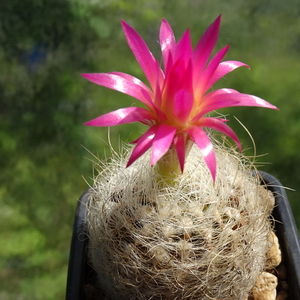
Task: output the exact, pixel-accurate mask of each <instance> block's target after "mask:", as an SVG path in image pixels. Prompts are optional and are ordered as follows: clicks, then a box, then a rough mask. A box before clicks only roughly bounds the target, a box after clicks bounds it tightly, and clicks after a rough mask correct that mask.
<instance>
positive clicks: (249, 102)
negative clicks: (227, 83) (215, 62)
mask: <svg viewBox="0 0 300 300" xmlns="http://www.w3.org/2000/svg"><path fill="white" fill-rule="evenodd" d="M233 106H256V107H264V108H271V109H276V110H278V108H277V107H276V106H274V105H272V104H270V103H269V102H267V101H266V100H263V99H261V98H259V97H256V96H253V95H248V94H242V93H239V92H238V91H235V90H233V89H220V90H217V91H213V92H211V93H209V94H206V95H205V96H204V97H203V98H202V103H201V109H200V113H199V114H198V115H197V116H196V117H194V118H193V120H192V122H197V121H198V120H199V119H200V118H201V117H202V116H203V115H205V114H207V113H208V112H211V111H213V110H217V109H220V108H225V107H233Z"/></svg>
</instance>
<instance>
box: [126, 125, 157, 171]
mask: <svg viewBox="0 0 300 300" xmlns="http://www.w3.org/2000/svg"><path fill="white" fill-rule="evenodd" d="M157 129H158V125H154V126H152V127H150V128H149V129H148V130H147V131H146V132H145V133H144V134H143V135H142V136H140V137H139V138H138V139H137V140H136V141H135V142H137V145H136V146H135V147H134V149H133V151H132V153H131V155H130V157H129V160H128V162H127V165H126V167H129V166H130V165H131V164H132V163H133V162H134V161H136V160H137V159H138V158H139V157H140V156H142V155H143V154H144V153H145V152H146V151H147V150H148V149H150V147H151V145H152V142H153V138H154V136H155V133H156V132H157Z"/></svg>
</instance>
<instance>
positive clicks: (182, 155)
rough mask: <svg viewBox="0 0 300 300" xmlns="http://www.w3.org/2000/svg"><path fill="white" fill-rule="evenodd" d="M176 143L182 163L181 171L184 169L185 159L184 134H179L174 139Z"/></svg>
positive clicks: (180, 162) (180, 163)
mask: <svg viewBox="0 0 300 300" xmlns="http://www.w3.org/2000/svg"><path fill="white" fill-rule="evenodd" d="M174 145H175V149H176V153H177V157H178V161H179V165H180V169H181V172H182V173H183V170H184V161H185V138H184V135H183V134H177V135H176V137H175V139H174Z"/></svg>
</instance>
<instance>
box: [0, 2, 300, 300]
mask: <svg viewBox="0 0 300 300" xmlns="http://www.w3.org/2000/svg"><path fill="white" fill-rule="evenodd" d="M219 14H223V17H222V24H221V33H220V38H219V42H218V45H217V49H220V48H221V47H224V46H225V45H227V44H230V45H231V48H230V50H229V52H228V54H227V56H226V59H227V60H230V59H234V60H240V61H243V62H245V63H247V64H249V65H250V66H251V70H250V71H249V70H247V69H246V68H241V69H238V70H236V71H234V72H233V73H231V74H229V75H227V76H226V78H224V79H223V80H221V82H220V84H218V86H222V87H233V88H236V89H237V90H239V91H241V92H244V93H248V94H255V95H257V96H260V97H262V98H264V99H266V100H268V101H270V102H271V103H273V104H274V105H276V106H278V107H279V108H280V111H279V112H277V111H271V110H267V109H261V108H234V109H231V110H230V111H224V112H225V113H228V114H229V115H228V118H229V119H230V120H231V121H230V126H231V127H232V128H233V129H234V130H235V131H236V132H237V133H238V135H239V137H240V139H241V140H242V144H243V147H244V149H248V150H247V151H246V154H247V155H253V146H252V142H251V139H250V138H249V136H248V134H247V133H246V131H245V130H244V129H243V128H242V126H241V125H240V124H239V123H238V122H237V121H236V120H235V119H234V117H233V116H236V117H237V118H238V119H240V120H241V121H242V122H243V124H244V125H245V126H246V127H247V128H248V129H249V131H250V132H251V134H252V135H253V138H254V140H255V143H256V147H257V154H259V155H260V154H267V153H269V154H268V155H266V156H262V157H261V158H259V162H260V163H261V164H263V165H264V166H262V167H260V169H262V170H265V171H268V172H270V173H272V174H273V175H275V176H276V177H277V178H278V179H279V180H280V181H281V182H282V183H283V185H285V186H287V187H290V188H292V189H295V190H296V192H292V191H288V196H289V199H290V202H291V205H292V208H293V212H294V215H295V218H296V221H297V225H298V227H299V226H300V203H299V199H298V192H297V190H298V185H299V183H300V174H298V167H299V166H300V151H299V149H298V147H299V146H300V139H299V133H300V101H299V100H300V99H299V98H300V2H299V1H298V0H289V1H282V0H251V1H246V0H245V1H242V0H228V1H222V0H198V1H197V0H184V1H183V0H182V1H179V0H178V1H175V0H164V1H163V0H148V1H146V0H132V1H128V0H120V1H117V0H4V1H2V2H1V4H0V66H1V72H0V106H1V107H0V143H1V147H0V164H1V173H0V178H1V179H0V180H1V185H0V205H1V208H0V228H1V231H0V243H1V247H0V299H1V300H11V299H13V300H15V299H17V300H27V299H30V300H42V299H43V300H52V299H53V300H54V299H64V296H65V285H66V274H67V263H68V256H69V246H70V239H71V233H72V223H73V217H74V210H75V206H76V202H77V200H78V198H79V196H80V195H81V193H82V192H83V191H84V190H85V189H86V188H87V187H88V184H91V182H92V181H91V177H92V176H93V164H92V162H91V161H90V160H92V159H93V157H92V155H91V154H89V153H88V151H86V150H85V149H84V147H86V148H87V149H88V150H89V151H90V152H91V153H93V154H95V155H97V156H99V157H100V158H103V157H104V155H109V147H108V146H107V135H108V130H107V129H106V128H102V129H101V128H91V127H84V126H83V125H82V124H83V123H84V122H85V121H88V120H89V119H91V118H94V117H96V116H98V115H100V114H102V113H105V112H108V111H110V110H112V109H116V108H119V107H125V106H129V105H131V104H133V103H134V99H131V98H129V97H128V96H125V95H122V94H120V93H117V92H114V91H111V90H108V89H105V88H101V87H99V86H96V85H94V84H92V83H89V82H87V81H86V80H84V79H83V78H82V77H81V76H80V74H81V73H84V72H89V73H92V72H109V71H123V72H126V73H130V74H132V75H134V76H137V77H139V78H141V79H142V80H144V76H143V74H142V71H141V70H140V68H139V66H138V64H137V63H136V61H135V59H134V57H133V55H132V53H131V52H130V50H129V48H128V46H127V44H126V41H125V38H124V36H123V33H122V30H121V26H120V19H124V20H125V21H127V22H128V23H129V24H130V25H132V26H133V27H135V29H136V30H138V31H139V32H140V33H141V35H142V36H143V37H144V38H145V40H146V41H147V43H148V45H149V47H150V49H152V50H153V53H154V54H155V55H156V56H157V57H158V58H160V53H159V45H158V42H157V41H158V30H159V26H160V22H161V19H162V18H166V19H167V20H168V21H169V23H170V24H171V26H172V27H173V29H174V32H175V34H176V35H177V37H180V36H181V35H182V33H183V32H184V30H186V28H188V27H190V28H191V34H192V39H193V42H194V43H196V42H197V41H198V39H199V37H200V36H201V34H202V33H203V32H204V30H205V29H206V27H207V26H208V25H209V24H210V23H211V22H212V21H213V20H215V18H216V17H217V16H218V15H219ZM137 128H138V130H137ZM138 131H139V127H136V125H129V126H120V127H115V128H112V129H111V132H110V135H111V139H112V144H113V146H114V147H116V148H117V149H118V145H119V140H124V141H131V140H133V139H134V138H135V137H136V136H137V134H138ZM83 146H84V147H83ZM105 153H106V154H105ZM86 181H87V182H86Z"/></svg>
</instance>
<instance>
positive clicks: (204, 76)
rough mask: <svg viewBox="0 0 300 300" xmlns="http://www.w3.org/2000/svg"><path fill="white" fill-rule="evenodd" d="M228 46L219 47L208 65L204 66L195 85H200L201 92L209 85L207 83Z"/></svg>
mask: <svg viewBox="0 0 300 300" xmlns="http://www.w3.org/2000/svg"><path fill="white" fill-rule="evenodd" d="M228 48H229V46H227V47H225V48H223V49H221V50H220V51H218V53H217V54H216V55H215V56H214V57H213V58H212V60H211V61H210V63H209V65H208V66H207V67H206V69H205V71H204V72H203V74H202V76H201V77H200V78H199V80H198V83H196V85H199V86H201V88H200V89H202V91H203V94H204V93H206V91H207V90H208V89H209V88H210V87H211V86H209V85H208V83H209V81H210V79H211V77H212V76H213V74H214V73H215V71H216V69H217V68H218V66H219V64H220V62H221V60H222V59H223V57H224V56H225V54H226V52H227V51H228Z"/></svg>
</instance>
